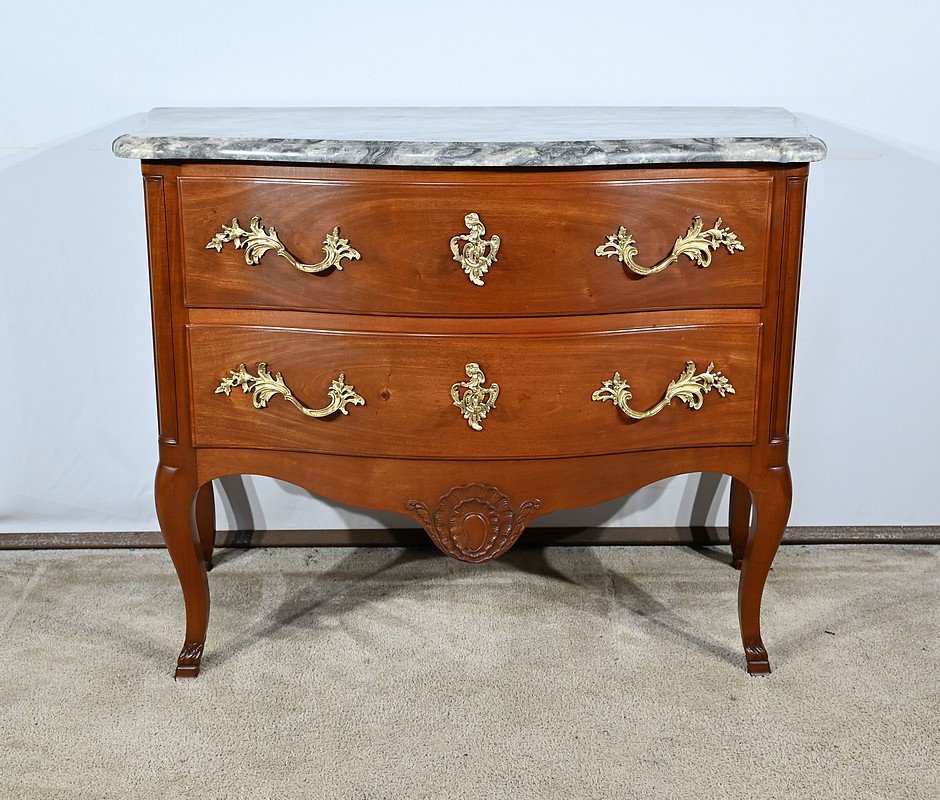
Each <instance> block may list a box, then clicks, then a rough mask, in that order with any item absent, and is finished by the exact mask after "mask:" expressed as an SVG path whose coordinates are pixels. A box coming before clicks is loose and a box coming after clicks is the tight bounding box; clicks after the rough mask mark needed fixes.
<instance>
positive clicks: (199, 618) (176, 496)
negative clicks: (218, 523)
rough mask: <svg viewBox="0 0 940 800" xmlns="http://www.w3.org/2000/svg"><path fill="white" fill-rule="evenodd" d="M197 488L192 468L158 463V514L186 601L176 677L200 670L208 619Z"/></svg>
mask: <svg viewBox="0 0 940 800" xmlns="http://www.w3.org/2000/svg"><path fill="white" fill-rule="evenodd" d="M197 488H198V487H197V486H196V481H195V477H194V476H193V475H192V474H191V472H190V471H189V470H187V469H185V468H183V467H171V466H167V465H165V464H162V463H161V464H160V465H159V466H158V467H157V480H156V486H155V494H156V505H157V518H158V519H159V520H160V530H161V531H162V532H163V539H164V541H165V542H166V547H167V550H169V552H170V558H172V559H173V566H174V567H175V568H176V574H177V575H178V576H179V581H180V586H182V589H183V600H184V602H185V605H186V637H185V639H184V642H183V649H182V651H181V652H180V655H179V659H178V660H177V664H176V677H177V678H195V677H196V676H197V675H198V674H199V665H200V663H201V662H202V651H203V648H204V647H205V643H206V627H207V625H208V623H209V580H208V577H207V575H206V562H205V558H204V556H203V550H202V544H201V542H200V541H199V538H198V535H197V533H196V530H195V526H194V525H193V504H194V501H195V498H196V491H197Z"/></svg>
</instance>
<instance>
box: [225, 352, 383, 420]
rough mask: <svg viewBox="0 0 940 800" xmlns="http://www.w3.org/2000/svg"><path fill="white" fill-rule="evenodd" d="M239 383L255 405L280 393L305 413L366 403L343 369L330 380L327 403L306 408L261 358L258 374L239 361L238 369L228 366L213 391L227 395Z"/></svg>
mask: <svg viewBox="0 0 940 800" xmlns="http://www.w3.org/2000/svg"><path fill="white" fill-rule="evenodd" d="M239 386H241V388H242V391H243V392H244V393H245V394H248V392H251V393H252V395H253V397H252V401H253V402H254V406H255V408H265V407H267V405H268V400H270V399H271V398H272V397H274V395H276V394H279V395H281V396H282V397H283V398H284V399H285V400H287V402H289V403H291V404H292V405H294V406H295V407H296V408H297V409H298V410H299V411H300V412H301V413H303V414H305V415H306V416H308V417H316V418H319V417H328V416H329V415H330V414H335V413H336V412H337V411H339V412H340V413H341V414H348V413H349V412H348V411H347V410H346V406H347V405H354V406H364V405H365V404H366V401H365V398H364V397H361V396H360V395H358V394H356V387H354V386H353V385H351V384H348V383H346V376H345V375H344V374H343V373H342V372H341V373H340V374H339V378H337V379H336V380H335V381H333V382H332V383H331V384H330V388H329V390H328V392H329V395H330V403H329V405H327V406H324V407H323V408H307V406H305V405H304V404H303V403H301V402H300V401H299V400H298V399H297V398H296V397H294V393H293V392H292V391H291V390H290V389H289V388H288V387H287V384H286V383H284V378H283V377H282V376H281V373H280V372H276V373H274V374H273V375H272V374H271V373H270V372H268V365H267V363H266V362H264V361H261V362H259V364H258V374H257V375H252V374H251V373H250V372H248V370H247V369H245V365H244V364H239V365H238V369H233V370H230V374H229V376H228V377H226V378H222V382H221V383H220V384H219V386H218V388H217V389H216V390H215V393H216V394H224V395H226V396H227V395H230V394H231V393H232V389H235V388H237V387H239Z"/></svg>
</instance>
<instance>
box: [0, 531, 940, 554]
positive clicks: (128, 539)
mask: <svg viewBox="0 0 940 800" xmlns="http://www.w3.org/2000/svg"><path fill="white" fill-rule="evenodd" d="M783 541H784V543H785V544H850V543H852V544H890V543H894V544H940V525H896V526H891V525H871V526H839V527H824V526H797V527H791V528H787V532H786V535H785V536H784V539H783ZM217 544H218V546H219V547H432V546H433V545H432V544H431V540H430V539H429V538H428V536H427V534H426V533H425V532H424V531H423V530H421V529H420V528H403V529H396V530H392V529H388V528H384V529H383V528H380V529H375V530H372V529H357V530H344V529H331V530H297V531H276V530H275V531H220V532H219V534H218V539H217ZM595 544H596V545H670V544H671V545H703V546H705V545H721V544H728V529H727V528H724V527H705V526H701V527H690V528H680V527H659V528H651V527H647V528H625V527H617V528H540V527H533V528H528V529H527V530H526V531H525V533H523V535H522V538H521V539H520V540H519V545H518V546H521V547H525V546H530V547H531V546H536V547H547V546H566V545H595ZM131 547H163V537H162V536H161V535H160V533H159V531H129V532H121V531H103V532H94V531H87V532H69V533H4V534H0V550H41V549H50V550H56V549H78V548H131Z"/></svg>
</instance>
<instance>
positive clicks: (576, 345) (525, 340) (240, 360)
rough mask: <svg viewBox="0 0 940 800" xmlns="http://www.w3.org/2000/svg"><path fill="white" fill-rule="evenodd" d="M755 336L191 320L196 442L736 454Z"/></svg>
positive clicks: (382, 450) (726, 327)
mask: <svg viewBox="0 0 940 800" xmlns="http://www.w3.org/2000/svg"><path fill="white" fill-rule="evenodd" d="M760 329H761V326H760V325H759V324H733V325H732V324H720V325H719V324H709V325H699V326H687V327H667V328H646V329H639V330H629V331H598V332H596V333H590V334H564V335H551V334H547V335H540V336H536V335H517V336H508V335H476V336H467V335H459V336H458V335H445V334H442V335H429V334H402V333H375V332H368V333H366V332H362V333H357V332H349V331H344V332H335V331H326V330H317V331H308V330H298V329H288V328H271V327H253V326H216V325H191V326H190V327H189V329H188V330H189V347H190V359H191V368H192V383H193V387H192V390H193V396H192V407H193V436H194V444H195V445H196V446H197V447H243V448H270V449H284V450H300V451H310V452H319V453H339V454H345V455H363V456H402V457H417V458H441V459H494V458H538V457H557V456H566V455H587V454H599V453H616V452H627V451H631V450H645V449H658V448H669V447H685V446H696V445H731V444H749V443H752V442H753V441H754V437H755V408H756V382H757V365H758V357H759V347H760ZM688 362H692V366H691V367H689V368H688V369H687V368H686V365H687V363H688ZM712 362H713V363H714V367H713V368H712V369H709V364H710V363H712ZM259 364H262V365H263V364H266V365H267V368H266V370H265V367H264V366H259ZM472 364H477V365H478V366H479V373H478V372H477V371H476V370H474V369H473V368H472V366H471V367H470V368H469V369H468V365H472ZM241 365H244V369H243V370H242V369H241ZM719 371H720V372H721V373H723V374H724V376H726V378H727V379H728V381H730V383H731V387H728V386H726V385H725V384H724V383H723V382H722V377H721V376H718V375H716V372H719ZM341 373H342V375H343V378H344V384H339V383H338V381H339V379H340V374H341ZM615 373H619V376H616V377H615ZM618 378H619V379H618ZM334 382H337V383H334ZM605 382H606V384H605ZM670 382H672V383H670ZM494 383H495V384H497V385H498V387H499V388H498V392H495V391H494V390H493V388H492V387H493V384H494ZM626 384H629V388H624V387H625V385H626ZM331 386H332V387H333V389H334V391H333V392H332V394H331V392H330V389H331ZM732 388H733V393H732V391H731V389H732ZM246 389H247V390H248V391H247V392H246V391H245V390H246ZM288 392H289V393H290V398H286V397H285V396H284V395H285V394H287V393H288ZM494 394H495V402H493V401H494ZM667 394H668V395H669V396H671V397H672V402H671V403H670V404H666V403H665V402H664V400H665V399H666V396H667ZM357 398H358V399H357ZM455 398H456V400H457V401H458V402H460V403H462V404H463V406H462V407H458V406H457V405H455ZM338 400H342V402H337V401H338ZM474 400H475V402H474ZM360 401H361V403H364V404H361V403H360ZM618 401H622V402H623V405H624V408H623V410H621V407H620V406H619V405H617V402H618ZM684 401H687V402H688V404H686V402H684ZM696 405H698V406H700V407H699V408H698V409H697V410H696V409H695V408H694V406H696ZM258 406H263V407H258ZM481 408H482V409H484V410H486V413H484V414H483V415H482V417H481V416H480V415H479V414H475V411H477V412H478V411H479V410H480V409H481ZM303 409H307V410H308V411H307V412H305V411H304V410H303ZM330 411H332V412H333V413H328V412H330ZM340 411H345V412H346V413H345V414H344V413H340ZM465 411H466V413H464V412H465ZM318 414H320V416H317V415H318ZM631 414H632V415H633V416H632V417H631ZM644 415H647V416H646V417H645V418H642V417H643V416H644ZM638 417H640V418H638ZM471 423H475V425H476V428H477V429H475V428H474V427H473V426H472V424H471Z"/></svg>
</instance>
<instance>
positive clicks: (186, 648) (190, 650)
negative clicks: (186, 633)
mask: <svg viewBox="0 0 940 800" xmlns="http://www.w3.org/2000/svg"><path fill="white" fill-rule="evenodd" d="M203 647H204V644H203V643H202V642H186V644H184V645H183V649H182V650H181V651H180V654H179V658H178V659H177V660H176V676H175V677H177V678H195V677H196V676H197V675H198V674H199V666H200V665H201V664H202V650H203Z"/></svg>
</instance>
